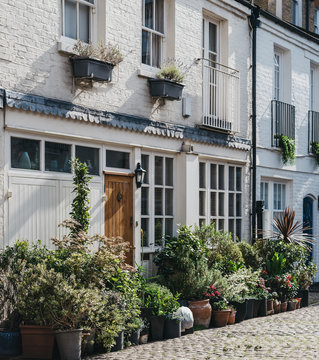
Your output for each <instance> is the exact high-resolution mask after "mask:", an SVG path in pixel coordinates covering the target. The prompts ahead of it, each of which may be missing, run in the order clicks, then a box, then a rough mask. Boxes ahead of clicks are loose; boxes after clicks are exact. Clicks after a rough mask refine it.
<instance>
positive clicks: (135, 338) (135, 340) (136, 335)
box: [128, 329, 141, 345]
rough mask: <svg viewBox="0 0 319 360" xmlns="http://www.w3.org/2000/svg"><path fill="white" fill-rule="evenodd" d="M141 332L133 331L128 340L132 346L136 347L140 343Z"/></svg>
mask: <svg viewBox="0 0 319 360" xmlns="http://www.w3.org/2000/svg"><path fill="white" fill-rule="evenodd" d="M140 334H141V330H140V329H138V330H135V331H134V332H133V333H132V334H131V335H130V336H129V338H128V340H129V341H130V343H131V344H132V345H138V344H139V343H140Z"/></svg>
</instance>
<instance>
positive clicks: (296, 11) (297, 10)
mask: <svg viewBox="0 0 319 360" xmlns="http://www.w3.org/2000/svg"><path fill="white" fill-rule="evenodd" d="M301 20H302V7H301V5H300V0H292V23H293V24H294V25H297V26H301V25H302V24H301Z"/></svg>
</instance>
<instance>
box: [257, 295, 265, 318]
mask: <svg viewBox="0 0 319 360" xmlns="http://www.w3.org/2000/svg"><path fill="white" fill-rule="evenodd" d="M266 315H267V300H266V299H260V300H259V309H258V316H266Z"/></svg>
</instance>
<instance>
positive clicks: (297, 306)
mask: <svg viewBox="0 0 319 360" xmlns="http://www.w3.org/2000/svg"><path fill="white" fill-rule="evenodd" d="M295 300H297V305H296V309H300V303H301V298H300V297H298V298H295Z"/></svg>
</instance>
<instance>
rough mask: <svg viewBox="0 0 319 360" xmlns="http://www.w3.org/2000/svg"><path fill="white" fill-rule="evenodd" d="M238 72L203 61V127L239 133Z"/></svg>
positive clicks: (221, 65)
mask: <svg viewBox="0 0 319 360" xmlns="http://www.w3.org/2000/svg"><path fill="white" fill-rule="evenodd" d="M239 118H240V117H239V71H238V70H235V69H232V68H230V67H228V66H225V65H223V64H220V63H217V62H214V61H211V60H209V59H203V125H204V126H207V127H210V128H215V129H218V130H222V131H227V132H237V131H239Z"/></svg>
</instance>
